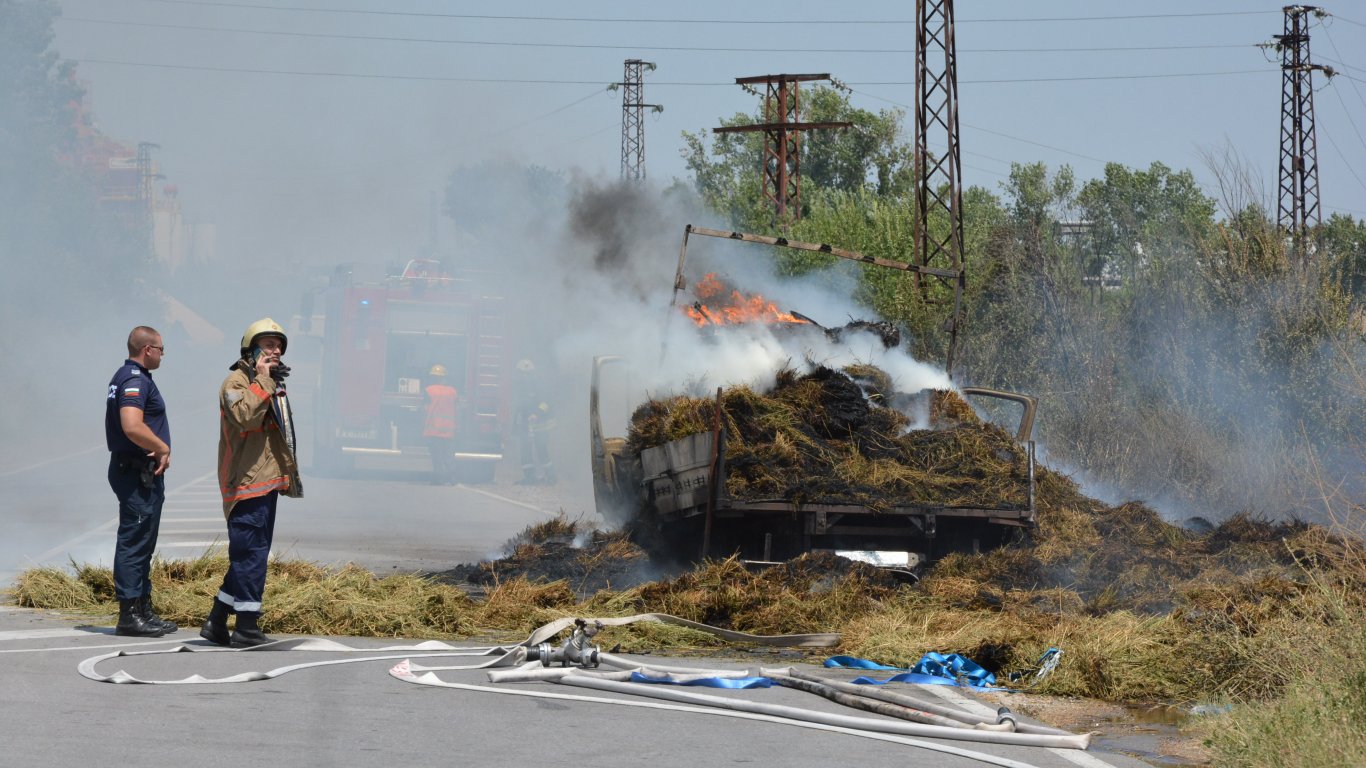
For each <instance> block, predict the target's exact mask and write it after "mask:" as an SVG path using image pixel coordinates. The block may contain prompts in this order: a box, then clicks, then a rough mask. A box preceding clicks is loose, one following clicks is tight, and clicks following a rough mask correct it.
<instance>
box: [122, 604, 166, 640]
mask: <svg viewBox="0 0 1366 768" xmlns="http://www.w3.org/2000/svg"><path fill="white" fill-rule="evenodd" d="M139 603H141V598H134V599H132V600H120V601H119V623H118V626H116V627H114V634H116V635H123V636H125V637H161V636H162V635H164V634H166V630H165V629H162V627H161V625H160V624H156V625H154V624H151V623H149V622H148V621H147V619H146V618H144V617H143V615H142V610H141V608H140V607H139Z"/></svg>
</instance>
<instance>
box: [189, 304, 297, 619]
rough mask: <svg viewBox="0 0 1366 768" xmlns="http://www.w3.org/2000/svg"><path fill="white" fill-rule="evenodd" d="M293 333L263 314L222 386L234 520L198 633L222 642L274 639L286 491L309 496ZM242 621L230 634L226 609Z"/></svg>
mask: <svg viewBox="0 0 1366 768" xmlns="http://www.w3.org/2000/svg"><path fill="white" fill-rule="evenodd" d="M288 346H289V339H288V337H286V336H285V331H284V329H283V328H281V327H280V325H279V324H278V323H276V322H275V321H274V320H271V319H270V318H268V317H266V318H262V319H260V320H257V321H256V322H254V323H252V324H251V325H249V326H247V330H246V333H243V334H242V344H241V357H240V358H239V359H238V360H237V362H235V363H233V364H232V366H231V367H230V368H229V373H228V377H227V378H226V379H224V380H223V386H222V387H221V388H220V389H219V391H218V409H219V415H220V420H219V425H220V433H219V437H218V484H219V489H220V490H221V492H222V494H223V515H224V517H226V518H227V523H228V561H229V562H228V572H227V573H226V574H224V576H223V585H222V587H220V588H219V590H218V595H217V597H215V598H214V601H213V608H212V609H211V610H210V611H209V617H208V618H207V619H206V620H205V621H204V626H203V627H201V628H200V630H199V636H200V637H202V638H204V639H205V640H208V641H209V642H211V643H215V644H217V645H237V646H253V645H261V644H262V643H267V642H270V638H269V637H267V636H266V635H265V633H264V632H262V631H261V628H260V624H259V621H260V617H261V597H262V595H263V594H264V593H265V588H266V564H267V560H268V558H269V557H270V544H271V539H272V538H273V536H274V534H275V505H276V501H278V499H279V497H280V495H281V494H283V495H285V496H290V497H293V498H298V497H300V496H303V486H302V485H300V482H299V463H298V460H297V458H296V456H297V454H296V453H295V442H294V415H293V412H292V411H291V409H290V405H289V397H288V395H287V394H286V392H285V381H284V380H285V377H286V376H288V375H289V366H287V365H285V364H284V363H282V362H281V361H280V358H281V357H282V356H283V355H284V354H285V349H286V348H287V347H288ZM229 614H237V625H236V627H235V628H234V629H233V631H232V634H231V635H229V634H228V627H227V622H228V615H229Z"/></svg>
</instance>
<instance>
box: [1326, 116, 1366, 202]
mask: <svg viewBox="0 0 1366 768" xmlns="http://www.w3.org/2000/svg"><path fill="white" fill-rule="evenodd" d="M1319 133H1321V134H1323V137H1324V138H1325V139H1328V143H1329V144H1330V145H1332V147H1333V151H1334V152H1337V153H1338V157H1339V158H1341V160H1342V164H1343V166H1344V167H1346V168H1347V172H1348V173H1350V174H1352V178H1354V179H1356V180H1357V183H1358V184H1360V185H1361V188H1362V189H1366V181H1362V180H1361V177H1360V176H1358V175H1357V172H1356V169H1355V168H1353V167H1352V164H1351V163H1349V162H1347V155H1345V154H1343V151H1342V150H1341V149H1339V148H1338V143H1337V142H1336V141H1333V136H1332V134H1330V133H1328V131H1325V130H1322V126H1320V130H1319Z"/></svg>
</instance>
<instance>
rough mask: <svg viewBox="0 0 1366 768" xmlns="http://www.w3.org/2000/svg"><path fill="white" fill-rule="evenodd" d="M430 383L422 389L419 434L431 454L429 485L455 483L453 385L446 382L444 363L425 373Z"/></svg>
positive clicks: (454, 394) (454, 401)
mask: <svg viewBox="0 0 1366 768" xmlns="http://www.w3.org/2000/svg"><path fill="white" fill-rule="evenodd" d="M427 375H428V376H430V377H431V380H432V383H430V384H428V385H427V386H426V387H424V388H423V390H422V391H423V393H424V394H425V395H426V397H425V400H426V402H427V420H426V421H425V422H424V423H423V425H422V437H423V438H425V439H426V441H427V451H428V452H429V453H431V455H432V484H433V485H454V484H455V403H456V391H455V387H452V386H451V385H449V384H447V383H446V366H444V365H441V364H437V365H433V366H432V368H431V370H430V371H428V372H427Z"/></svg>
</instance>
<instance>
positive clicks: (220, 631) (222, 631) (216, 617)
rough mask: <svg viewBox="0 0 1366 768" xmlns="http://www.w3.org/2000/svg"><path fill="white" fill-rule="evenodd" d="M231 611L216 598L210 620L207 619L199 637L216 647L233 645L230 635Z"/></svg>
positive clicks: (210, 611) (210, 612)
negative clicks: (229, 616) (229, 618)
mask: <svg viewBox="0 0 1366 768" xmlns="http://www.w3.org/2000/svg"><path fill="white" fill-rule="evenodd" d="M231 610H232V609H231V608H229V607H228V604H227V603H225V602H223V601H222V600H219V599H218V598H214V601H213V608H212V609H210V610H209V618H207V619H205V620H204V626H202V627H200V628H199V636H200V637H202V638H204V639H205V640H208V641H209V642H211V643H213V644H214V645H231V644H232V638H231V636H230V635H229V634H228V614H229V612H230V611H231Z"/></svg>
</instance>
